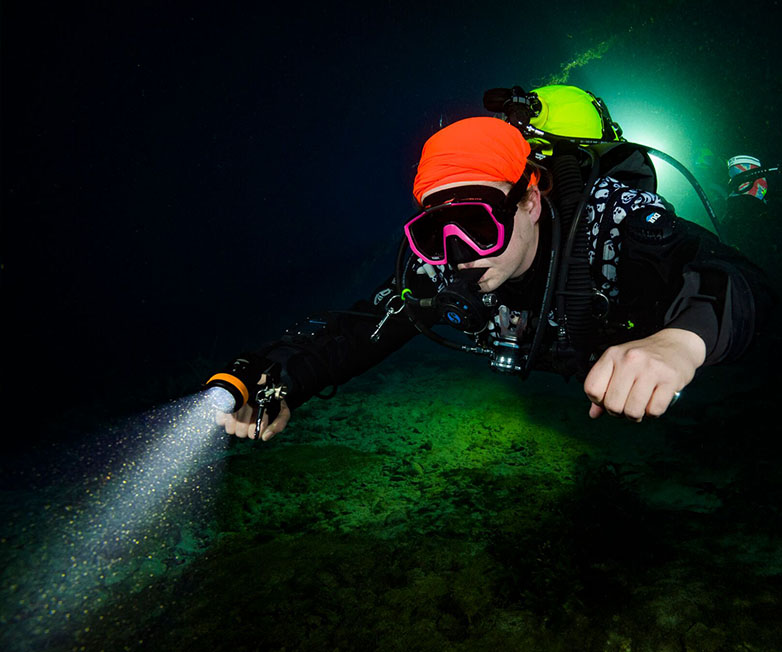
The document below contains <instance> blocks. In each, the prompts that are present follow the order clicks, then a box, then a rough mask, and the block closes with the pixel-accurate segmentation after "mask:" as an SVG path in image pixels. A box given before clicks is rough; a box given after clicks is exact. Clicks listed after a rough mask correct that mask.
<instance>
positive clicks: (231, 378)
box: [206, 373, 250, 405]
mask: <svg viewBox="0 0 782 652" xmlns="http://www.w3.org/2000/svg"><path fill="white" fill-rule="evenodd" d="M213 380H223V381H225V382H227V383H229V384H231V385H233V386H234V387H236V389H238V390H239V392H240V393H241V394H242V397H243V398H244V403H247V401H249V400H250V392H249V390H248V389H247V386H246V385H245V384H244V383H243V382H242V381H241V380H239V379H238V378H237V377H236V376H232V375H231V374H226V373H219V374H215V375H214V376H212V377H211V378H210V379H209V380H208V381H206V384H207V385H208V384H209V383H211V382H212V381H213ZM244 403H243V404H242V405H244Z"/></svg>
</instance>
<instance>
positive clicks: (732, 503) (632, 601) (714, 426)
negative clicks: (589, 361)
mask: <svg viewBox="0 0 782 652" xmlns="http://www.w3.org/2000/svg"><path fill="white" fill-rule="evenodd" d="M751 364H752V361H749V362H747V363H746V364H744V365H743V366H740V367H732V368H731V367H728V368H726V369H720V370H715V371H712V372H709V373H707V374H706V375H705V376H704V378H702V379H700V384H696V385H693V386H692V389H691V390H690V391H689V392H688V393H687V395H686V396H685V399H683V400H682V402H681V403H680V404H679V405H677V406H676V407H675V408H673V409H672V411H671V413H670V414H669V416H667V417H666V418H664V419H661V420H657V421H651V422H645V423H643V424H640V425H636V424H630V423H626V422H624V421H621V420H616V419H611V418H608V417H604V418H601V419H599V420H597V421H590V420H589V419H588V417H587V409H588V403H587V401H586V399H585V398H584V396H583V394H582V393H581V390H580V388H579V387H578V386H577V384H576V383H571V384H565V383H563V382H562V381H561V380H560V379H558V378H553V377H552V378H548V377H543V376H541V377H536V378H532V379H530V380H529V381H527V382H526V383H522V382H520V381H518V380H517V379H514V378H507V377H502V376H499V375H495V374H492V373H491V372H489V370H488V368H487V365H486V364H485V362H484V361H483V360H480V359H477V358H475V359H473V358H469V359H467V360H465V358H464V357H463V356H459V355H458V354H454V353H452V352H448V351H445V350H440V349H438V348H437V347H435V346H434V345H433V344H431V343H429V342H427V341H424V342H422V343H414V344H413V345H411V346H410V347H409V349H408V350H405V351H402V352H401V353H400V354H398V355H397V356H396V357H394V358H392V359H390V360H389V361H387V363H385V364H383V365H381V366H380V367H378V368H377V369H376V370H374V371H372V372H370V373H369V374H367V375H365V376H363V377H361V378H358V379H355V380H354V381H351V382H350V383H349V384H347V385H346V386H344V387H342V388H341V389H340V391H339V392H338V393H337V395H336V397H334V398H333V399H331V400H329V401H320V400H315V401H313V402H311V403H309V404H307V405H305V406H303V407H302V408H301V409H299V410H298V411H297V412H296V414H295V417H294V420H293V421H292V422H291V425H290V426H289V428H288V429H287V430H286V431H285V433H284V434H283V435H281V436H279V437H278V438H276V439H275V440H273V441H272V442H270V443H268V444H254V443H251V442H249V441H245V442H238V441H235V442H233V443H232V444H230V445H226V444H225V440H226V438H225V436H224V435H223V436H220V435H219V434H218V433H217V432H216V431H211V433H210V440H209V441H208V442H207V444H206V448H205V450H204V451H201V452H199V454H197V455H196V454H191V460H192V464H191V465H190V467H189V468H188V469H187V470H182V471H181V472H180V474H179V475H178V474H172V475H169V476H166V478H165V480H166V481H165V482H164V483H163V484H162V485H161V484H160V483H157V491H158V492H160V493H162V494H163V495H162V496H161V497H160V500H158V501H157V502H156V503H155V504H154V505H152V504H151V503H149V501H148V500H147V498H146V497H148V496H149V495H150V494H152V493H154V490H153V491H150V490H144V491H139V489H140V485H142V484H144V482H145V480H144V478H143V477H142V479H141V480H138V479H137V480H134V482H135V484H136V486H135V488H133V489H132V490H131V493H133V494H134V496H136V497H132V498H131V499H130V500H129V501H128V502H127V506H126V507H127V510H126V512H125V513H123V514H122V516H121V518H119V519H118V518H116V517H114V516H109V514H113V512H112V511H111V510H112V506H111V504H110V503H111V501H112V500H115V499H117V496H118V495H117V494H114V493H112V492H110V491H108V489H107V488H106V487H108V486H110V485H111V481H110V480H111V478H110V477H109V478H107V477H105V475H104V469H103V468H102V466H101V465H110V464H114V467H113V468H115V467H117V465H119V467H120V468H122V467H123V466H126V465H127V461H128V460H129V459H131V458H132V457H133V454H134V453H133V451H135V450H141V449H142V448H143V447H144V446H149V443H150V441H155V440H156V438H157V439H166V438H167V437H168V438H170V434H171V433H170V432H169V431H170V430H171V428H170V427H168V426H166V422H165V421H161V420H159V419H158V420H157V421H156V420H155V419H154V418H149V417H147V418H146V420H136V421H131V422H129V423H128V422H125V423H124V424H113V425H112V426H110V427H107V430H106V431H105V432H102V433H99V434H97V435H96V437H97V439H99V440H101V441H103V442H105V441H106V440H107V439H117V438H118V437H120V433H121V431H122V430H123V429H124V430H127V429H129V428H132V427H137V428H142V425H141V424H142V423H143V424H146V425H145V426H144V427H147V429H148V431H149V432H146V433H145V434H144V435H143V436H140V437H138V438H137V440H138V441H136V440H134V439H133V438H132V437H130V438H127V439H125V440H123V442H122V446H109V447H107V449H106V450H107V451H108V452H105V451H104V453H103V454H102V455H101V456H97V455H96V454H95V451H96V450H98V449H99V448H100V446H101V445H100V444H97V443H87V444H85V446H83V447H82V448H81V449H80V450H81V452H80V453H79V454H74V453H72V452H71V453H68V452H66V451H60V460H61V463H60V465H59V466H58V468H60V471H59V472H56V473H51V474H49V473H46V472H35V473H33V476H34V478H35V480H34V481H32V480H29V477H30V475H31V473H32V471H31V469H32V467H29V468H25V469H19V468H17V469H16V470H15V472H14V471H9V473H8V475H7V478H6V490H5V491H4V492H3V511H4V535H3V539H2V559H1V560H0V561H1V562H2V567H3V568H4V571H3V585H2V596H1V597H2V625H3V629H2V646H3V649H5V650H72V649H73V650H80V649H81V650H132V649H142V648H143V649H160V650H189V651H192V652H195V651H197V650H495V649H508V650H536V651H537V650H541V651H548V650H563V651H572V650H584V651H588V650H596V651H597V650H600V651H602V650H605V651H614V650H615V651H623V652H625V651H636V650H637V651H642V650H650V651H652V650H653V651H655V652H658V651H668V650H670V651H676V652H679V651H682V650H686V651H692V652H696V651H697V652H716V651H721V650H736V651H738V650H741V651H746V652H749V651H763V652H768V651H771V650H782V628H781V627H780V625H779V614H780V613H782V538H780V535H781V534H782V520H780V504H782V467H780V465H779V462H780V459H781V458H782V454H781V453H780V447H779V445H778V444H777V442H776V441H775V439H774V438H775V437H776V435H775V434H774V433H773V432H772V431H773V430H774V428H772V427H770V426H768V425H767V426H762V425H759V424H757V423H755V422H752V421H749V422H748V421H747V418H748V416H752V415H758V414H763V413H764V412H765V411H767V410H768V409H770V408H771V407H772V406H773V404H774V401H775V397H774V396H773V395H772V391H771V390H770V388H769V387H768V386H764V385H763V383H762V382H761V381H760V379H759V378H758V376H757V375H756V374H755V373H754V372H753V371H752V367H751ZM737 387H740V388H741V390H740V392H739V391H737V390H736V389H735V388H737ZM752 418H756V416H752ZM150 424H152V425H151V426H150ZM150 433H152V434H150ZM134 441H135V443H134ZM104 445H105V444H104ZM153 448H155V447H153ZM162 448H163V447H162V446H159V447H157V448H155V449H156V450H159V449H162ZM89 451H92V453H93V455H92V457H100V460H101V461H99V462H98V461H94V460H93V459H92V457H91V456H90V454H88V453H89ZM123 459H124V461H123ZM63 464H65V465H66V466H68V467H69V468H67V469H62V465H63ZM172 464H173V460H172ZM55 466H57V465H55ZM164 466H165V465H164ZM108 475H109V476H110V474H108ZM122 477H130V476H129V475H126V476H122ZM9 478H10V480H9ZM14 478H15V480H14ZM24 478H28V481H27V482H25V481H23V479H24ZM121 482H126V480H123V481H120V483H121ZM101 496H102V497H101ZM139 496H140V497H139ZM143 510H147V511H149V514H148V515H147V516H146V517H144V518H142V517H140V516H139V515H137V514H134V512H138V511H143ZM91 512H94V513H93V514H91ZM128 514H131V516H129V515H128ZM130 520H132V527H131V525H128V523H129V522H130ZM99 521H102V522H103V523H104V524H107V525H105V527H109V528H112V527H113V528H115V529H116V531H117V533H120V535H119V536H117V537H115V541H114V543H115V546H114V547H112V546H109V545H106V543H105V541H103V540H102V543H101V545H99V546H96V545H95V544H94V543H93V544H92V547H91V548H90V549H89V550H87V549H86V546H88V545H90V543H89V539H90V536H93V535H94V534H95V532H96V530H95V528H96V527H98V528H99V531H98V534H99V535H100V536H103V537H104V539H105V538H106V537H105V535H106V532H105V531H102V532H101V531H100V523H99ZM105 527H104V529H105ZM91 533H92V534H91ZM100 536H99V538H100ZM109 538H111V537H109ZM123 538H124V539H127V540H121V539H123Z"/></svg>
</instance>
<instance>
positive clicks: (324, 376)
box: [257, 277, 419, 409]
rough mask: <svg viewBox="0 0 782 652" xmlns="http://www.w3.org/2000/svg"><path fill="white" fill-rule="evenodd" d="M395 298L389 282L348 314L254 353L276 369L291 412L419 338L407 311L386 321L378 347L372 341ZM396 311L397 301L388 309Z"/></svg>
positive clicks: (319, 318) (297, 328)
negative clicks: (274, 364) (278, 367)
mask: <svg viewBox="0 0 782 652" xmlns="http://www.w3.org/2000/svg"><path fill="white" fill-rule="evenodd" d="M394 294H397V293H396V290H395V283H394V279H393V277H392V278H390V279H388V280H387V281H386V282H385V283H383V284H381V285H380V286H379V287H378V288H377V289H376V290H375V292H374V293H373V294H372V296H371V297H370V298H369V299H362V300H360V301H357V302H356V303H355V304H353V306H351V308H350V309H349V310H342V311H328V312H324V313H320V314H318V315H315V316H313V317H311V318H308V319H306V320H304V321H302V322H299V323H298V324H296V325H294V326H293V327H291V328H289V329H288V330H287V331H286V334H285V335H284V336H283V337H282V338H281V339H280V340H277V341H275V342H271V343H269V344H267V345H266V346H264V347H263V348H262V349H260V350H259V351H258V352H257V353H258V354H259V355H261V356H262V357H263V358H265V359H266V360H268V361H270V362H277V363H279V364H280V366H281V368H282V381H283V382H284V383H285V384H286V385H287V386H288V390H289V391H288V395H287V398H286V401H287V403H288V406H289V407H290V408H291V409H295V408H296V407H298V406H300V405H301V404H302V403H304V402H306V401H307V400H309V399H310V398H312V397H313V396H315V395H317V394H321V393H322V392H324V391H325V390H328V389H329V388H330V387H336V386H338V385H340V384H342V383H344V382H346V381H348V380H350V379H351V378H353V377H355V376H358V375H360V374H362V373H364V372H365V371H367V370H368V369H370V368H372V367H373V366H375V365H376V364H378V363H379V362H381V361H382V360H384V359H385V358H387V357H388V356H389V355H391V354H392V353H393V352H394V351H396V350H398V349H399V348H401V347H402V346H403V345H404V344H405V343H407V342H408V341H410V340H411V339H412V338H413V337H414V336H415V335H417V334H418V333H419V331H418V329H417V327H416V326H415V324H414V323H413V321H411V319H410V318H409V316H408V313H407V310H402V311H401V312H399V313H398V314H396V315H392V316H391V317H389V318H388V319H387V320H386V322H385V323H384V325H383V327H382V329H381V331H380V333H379V338H378V339H377V341H373V340H372V334H373V333H374V332H375V330H376V329H377V327H378V324H379V323H380V321H381V319H382V318H383V316H384V315H385V314H386V306H387V305H388V299H389V298H390V297H391V296H393V295H394ZM399 305H400V300H399V299H398V298H397V299H395V302H394V304H393V307H397V306H399Z"/></svg>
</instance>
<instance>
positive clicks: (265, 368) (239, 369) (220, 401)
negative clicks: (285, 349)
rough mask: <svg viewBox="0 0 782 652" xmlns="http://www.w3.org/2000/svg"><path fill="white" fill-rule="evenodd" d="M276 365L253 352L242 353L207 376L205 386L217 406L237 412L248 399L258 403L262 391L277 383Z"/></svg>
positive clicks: (277, 366)
mask: <svg viewBox="0 0 782 652" xmlns="http://www.w3.org/2000/svg"><path fill="white" fill-rule="evenodd" d="M279 366H280V365H279V364H277V363H272V364H269V361H268V360H265V359H263V358H261V357H260V356H258V355H256V354H253V353H245V354H242V355H240V356H239V357H238V358H235V359H234V360H232V361H231V362H230V363H228V365H227V366H226V367H225V369H223V371H221V372H219V373H216V374H215V375H214V376H212V377H211V378H210V379H209V380H207V381H206V383H205V384H204V389H205V390H207V391H208V392H209V393H210V395H211V396H212V398H213V402H214V406H215V407H216V408H217V409H219V410H221V411H223V412H236V411H237V410H238V409H240V408H241V407H243V406H244V405H246V404H247V403H250V404H251V405H258V402H259V398H260V397H261V395H262V394H263V392H264V391H265V390H267V389H268V388H269V387H274V386H276V385H277V381H278V379H279ZM264 374H265V375H266V382H265V384H264V385H259V384H258V381H259V380H260V379H261V377H262V376H263V375H264ZM283 395H284V394H283Z"/></svg>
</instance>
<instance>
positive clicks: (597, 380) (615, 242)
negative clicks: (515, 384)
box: [207, 86, 776, 441]
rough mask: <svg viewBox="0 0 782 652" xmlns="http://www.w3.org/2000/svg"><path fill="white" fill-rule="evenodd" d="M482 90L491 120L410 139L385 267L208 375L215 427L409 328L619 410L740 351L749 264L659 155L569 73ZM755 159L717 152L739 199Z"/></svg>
mask: <svg viewBox="0 0 782 652" xmlns="http://www.w3.org/2000/svg"><path fill="white" fill-rule="evenodd" d="M484 103H485V105H486V107H487V108H489V109H490V110H493V111H495V112H498V113H499V112H501V113H502V114H503V118H499V117H488V116H487V117H476V118H467V119H465V120H460V121H458V122H455V123H453V124H451V125H448V126H446V127H444V128H442V129H440V130H439V131H438V132H436V133H435V134H434V135H433V136H432V137H431V138H430V139H429V140H428V141H427V142H426V144H425V145H424V147H423V150H422V154H421V157H420V161H419V164H418V170H417V175H416V177H415V182H414V185H413V194H414V196H415V198H416V200H417V202H418V204H419V206H420V210H419V211H418V212H417V213H416V214H415V215H414V216H413V217H412V218H411V219H410V220H409V221H408V222H407V224H406V225H405V227H404V232H405V237H404V238H403V239H402V243H401V245H400V249H399V254H398V257H397V265H396V272H395V274H393V275H392V276H391V277H390V278H389V279H387V281H386V282H385V283H383V284H382V285H381V286H380V287H378V288H377V289H376V290H375V292H374V293H373V294H372V295H371V297H370V298H369V299H365V300H362V301H359V302H357V303H356V304H354V305H353V306H352V308H351V309H350V310H347V311H330V312H327V313H324V314H321V315H317V316H314V317H311V318H309V319H307V320H305V321H304V322H302V323H300V324H297V325H295V326H293V327H292V328H290V329H288V330H287V331H286V333H285V334H284V336H283V337H282V338H281V339H280V340H278V341H275V342H271V343H269V344H267V345H266V346H264V347H263V348H262V349H260V350H259V351H256V352H252V353H248V354H244V355H242V356H240V357H239V358H237V359H236V360H234V361H232V362H231V363H230V364H229V365H228V367H227V368H226V369H225V371H223V372H221V373H219V374H215V376H213V377H212V378H211V379H210V380H209V381H208V382H207V388H210V389H212V391H213V393H215V394H216V395H217V399H218V400H219V401H220V404H219V407H218V411H217V421H218V423H219V424H220V425H221V426H223V427H224V428H225V431H226V432H227V433H228V434H233V435H237V436H238V437H247V436H249V437H251V438H255V437H258V436H259V435H260V436H261V438H262V439H263V440H264V441H267V440H269V439H270V438H271V437H273V436H274V435H275V434H277V433H279V432H281V431H282V430H283V429H284V428H285V427H286V426H287V424H288V421H289V419H290V416H291V411H292V410H295V408H296V407H297V406H299V405H301V404H302V403H304V402H305V401H307V400H308V399H310V398H311V397H312V396H315V395H318V396H321V397H327V396H324V395H323V392H324V390H326V389H327V388H329V387H332V388H334V390H335V389H336V387H337V386H338V385H339V384H341V383H344V382H345V381H347V380H349V379H350V378H352V377H354V376H356V375H358V374H361V373H363V372H364V371H366V370H367V369H369V368H371V367H372V366H374V365H375V364H377V363H379V362H380V361H382V360H383V359H384V358H386V357H387V356H388V355H390V354H391V353H392V352H393V351H395V350H397V349H399V348H400V347H401V346H403V345H404V344H405V343H406V342H407V341H409V340H410V339H411V338H412V337H414V336H415V335H417V334H419V333H423V334H425V335H427V336H428V337H430V338H432V339H434V340H435V341H437V342H438V343H440V344H442V345H444V346H448V347H450V348H454V349H457V350H460V351H466V352H470V353H475V354H479V355H484V356H486V357H487V358H488V359H489V363H490V366H491V367H492V368H493V369H494V370H496V371H501V372H508V373H514V374H517V375H519V376H521V377H522V378H526V377H527V375H528V374H529V373H530V372H531V371H532V370H543V371H551V372H555V373H559V374H561V375H563V376H564V377H566V378H569V377H571V376H575V377H576V378H578V379H579V380H580V381H582V382H583V386H584V391H585V393H586V395H587V397H588V398H589V400H590V402H591V405H590V408H589V415H590V416H591V417H592V418H597V417H599V416H600V415H601V414H602V413H603V412H607V413H609V414H611V415H615V416H620V415H621V416H624V417H626V418H628V419H631V420H633V421H641V420H642V419H643V417H644V416H646V415H649V416H655V417H656V416H660V415H662V414H663V413H664V412H665V411H666V410H667V409H668V407H669V406H670V405H671V404H672V402H673V401H675V400H676V398H678V395H679V393H680V392H681V390H682V389H683V388H684V387H685V386H686V385H687V384H688V383H690V381H691V380H692V379H693V377H694V375H695V372H696V370H697V369H699V368H700V367H702V366H704V365H712V364H717V363H721V362H726V361H734V360H736V359H738V358H739V357H741V356H742V355H743V354H744V353H745V352H746V351H747V350H748V348H749V347H750V345H751V344H752V343H753V341H754V340H755V339H756V337H757V335H758V333H759V332H760V330H761V328H762V326H763V324H764V323H765V321H766V315H767V313H768V311H769V309H770V305H771V297H772V293H771V290H770V288H769V286H768V284H767V281H766V278H765V276H764V274H763V273H762V271H761V270H760V269H759V268H758V267H757V266H755V265H754V264H752V263H750V262H749V261H748V260H747V259H746V258H744V257H743V256H742V255H741V254H740V253H739V252H738V251H737V250H736V249H734V248H732V247H730V246H728V245H726V244H724V243H722V242H721V241H720V239H719V237H718V234H713V233H711V232H710V231H708V230H707V229H704V228H702V227H700V226H698V225H696V224H694V223H692V222H688V221H686V220H684V219H681V218H679V217H678V216H677V215H676V214H675V212H674V210H673V207H672V206H671V205H670V204H669V203H667V202H666V200H665V199H663V198H662V197H660V196H659V195H657V194H656V193H655V191H656V177H655V173H654V167H653V165H652V163H651V160H650V158H649V153H650V152H652V153H655V154H661V155H663V156H665V155H664V154H662V153H659V152H657V151H656V150H651V148H648V147H644V146H643V145H638V144H635V143H628V142H627V141H625V140H624V139H623V138H622V132H621V128H620V127H619V125H617V124H616V123H615V122H613V121H612V120H611V117H610V114H609V113H608V110H607V108H606V107H605V104H604V103H603V102H602V100H600V99H599V98H596V97H594V96H593V95H592V94H591V93H588V92H586V91H583V90H581V89H577V88H575V87H572V86H548V87H543V88H540V89H537V90H536V91H533V92H531V93H525V92H524V91H523V90H522V89H520V88H519V87H514V88H513V89H493V90H491V91H487V93H486V95H485V96H484ZM674 163H675V161H674ZM770 171H776V170H775V169H774V168H765V169H764V168H761V167H760V164H759V162H757V161H756V160H755V159H751V158H750V157H744V158H741V159H734V160H732V161H731V167H730V173H731V176H732V177H733V183H732V184H731V189H732V190H733V195H734V196H736V197H738V198H739V199H740V200H742V201H743V202H744V203H743V204H742V207H743V208H742V210H746V206H747V205H757V207H758V208H760V207H761V206H762V205H763V200H764V196H765V190H766V187H767V186H766V182H765V177H764V176H763V175H765V174H767V173H768V172H770ZM684 173H685V175H686V176H688V177H689V178H690V179H691V181H692V182H693V184H694V186H695V187H696V190H700V189H699V187H698V185H697V182H695V181H694V179H693V178H691V175H689V173H688V172H687V171H686V170H684ZM700 194H701V196H702V198H703V199H704V200H705V196H704V194H703V193H702V191H700ZM748 198H749V203H747V199H748ZM705 203H706V205H707V207H708V202H707V201H706V202H705ZM730 205H731V202H728V206H729V207H730ZM710 215H711V216H712V219H713V220H715V221H714V225H715V230H716V231H717V232H718V231H719V224H718V223H717V222H716V218H715V217H714V215H713V211H712V212H710ZM442 324H447V325H449V326H452V327H454V328H455V329H456V331H458V332H459V333H458V334H457V333H455V335H454V338H451V337H444V336H443V335H441V334H440V333H438V332H435V331H434V330H433V327H434V326H437V325H442ZM440 330H442V329H440ZM457 337H458V338H459V339H456V338H457ZM215 388H219V389H215ZM259 405H260V409H259V407H258V406H259Z"/></svg>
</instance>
